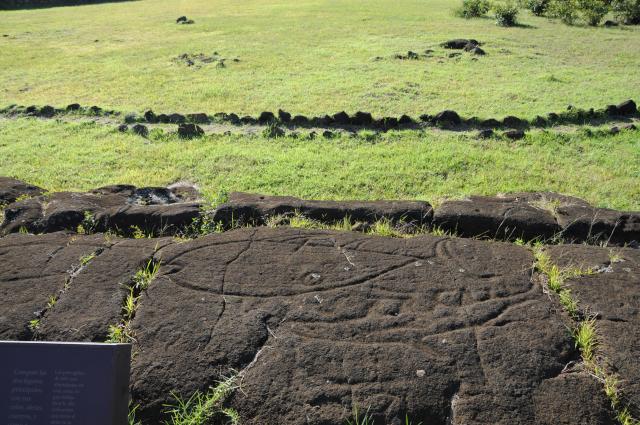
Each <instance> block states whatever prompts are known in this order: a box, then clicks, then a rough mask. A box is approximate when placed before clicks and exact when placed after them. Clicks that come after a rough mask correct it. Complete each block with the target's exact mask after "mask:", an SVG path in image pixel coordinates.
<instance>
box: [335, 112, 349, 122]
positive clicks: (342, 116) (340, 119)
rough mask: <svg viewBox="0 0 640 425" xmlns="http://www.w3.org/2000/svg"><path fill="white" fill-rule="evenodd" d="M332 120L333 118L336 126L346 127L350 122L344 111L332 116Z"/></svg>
mask: <svg viewBox="0 0 640 425" xmlns="http://www.w3.org/2000/svg"><path fill="white" fill-rule="evenodd" d="M332 118H333V122H335V123H336V124H338V125H347V124H349V123H350V121H351V120H350V118H349V115H348V114H347V113H346V112H344V111H342V112H338V113H337V114H334V115H333V117H332Z"/></svg>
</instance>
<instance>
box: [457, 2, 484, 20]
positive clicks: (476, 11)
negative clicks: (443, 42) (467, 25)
mask: <svg viewBox="0 0 640 425" xmlns="http://www.w3.org/2000/svg"><path fill="white" fill-rule="evenodd" d="M490 8H491V6H490V5H489V1H488V0H462V6H460V8H458V9H457V10H456V15H458V16H459V17H461V18H466V19H470V18H478V17H480V16H484V15H486V14H487V12H488V11H489V9H490Z"/></svg>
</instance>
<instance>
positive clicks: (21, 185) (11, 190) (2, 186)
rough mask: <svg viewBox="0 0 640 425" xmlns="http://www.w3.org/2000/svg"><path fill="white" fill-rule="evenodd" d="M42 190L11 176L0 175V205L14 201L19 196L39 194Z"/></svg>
mask: <svg viewBox="0 0 640 425" xmlns="http://www.w3.org/2000/svg"><path fill="white" fill-rule="evenodd" d="M42 192H43V190H42V189H41V188H39V187H37V186H33V185H30V184H28V183H25V182H23V181H20V180H16V179H13V178H11V177H1V176H0V206H2V205H6V204H10V203H12V202H15V201H16V199H18V198H20V197H25V196H28V197H31V196H37V195H40V194H41V193H42Z"/></svg>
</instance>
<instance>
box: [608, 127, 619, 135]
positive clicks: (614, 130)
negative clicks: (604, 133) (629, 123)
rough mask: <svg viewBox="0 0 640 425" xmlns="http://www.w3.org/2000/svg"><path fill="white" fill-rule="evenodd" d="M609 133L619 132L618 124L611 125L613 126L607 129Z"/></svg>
mask: <svg viewBox="0 0 640 425" xmlns="http://www.w3.org/2000/svg"><path fill="white" fill-rule="evenodd" d="M609 133H611V134H618V133H620V127H618V126H613V127H611V128H610V129H609Z"/></svg>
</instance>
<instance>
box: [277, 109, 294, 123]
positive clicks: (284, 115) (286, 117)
mask: <svg viewBox="0 0 640 425" xmlns="http://www.w3.org/2000/svg"><path fill="white" fill-rule="evenodd" d="M278 119H279V120H280V122H283V123H289V122H290V121H291V114H290V113H288V112H285V111H283V110H282V109H278Z"/></svg>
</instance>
